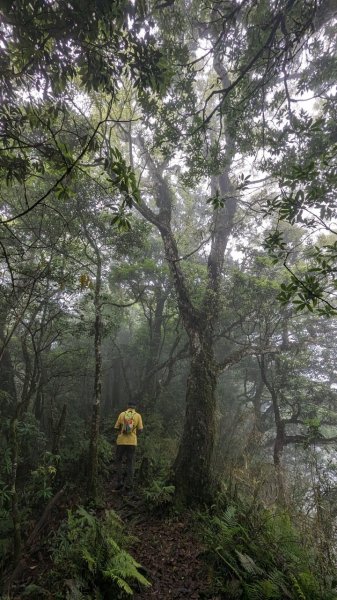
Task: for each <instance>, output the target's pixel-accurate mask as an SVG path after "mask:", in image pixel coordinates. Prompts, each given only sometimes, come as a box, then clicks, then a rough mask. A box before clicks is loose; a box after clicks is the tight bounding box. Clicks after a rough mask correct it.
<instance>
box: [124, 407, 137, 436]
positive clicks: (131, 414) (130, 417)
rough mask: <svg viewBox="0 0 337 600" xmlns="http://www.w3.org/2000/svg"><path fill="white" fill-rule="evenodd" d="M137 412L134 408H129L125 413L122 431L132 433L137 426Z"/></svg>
mask: <svg viewBox="0 0 337 600" xmlns="http://www.w3.org/2000/svg"><path fill="white" fill-rule="evenodd" d="M135 414H136V412H135V411H134V410H127V411H126V412H125V413H124V418H123V425H122V433H126V434H130V433H132V432H133V430H134V429H135V427H136V423H135Z"/></svg>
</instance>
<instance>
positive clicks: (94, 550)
mask: <svg viewBox="0 0 337 600" xmlns="http://www.w3.org/2000/svg"><path fill="white" fill-rule="evenodd" d="M55 541H56V549H55V550H54V553H53V558H54V564H55V567H56V570H54V572H53V573H52V574H51V579H52V580H53V582H54V585H55V583H56V582H57V583H58V584H59V585H61V586H62V585H63V586H64V585H67V582H68V584H69V582H71V587H72V588H74V589H75V588H76V590H77V592H78V593H79V594H83V597H85V598H91V597H92V598H105V597H116V598H119V597H120V595H121V594H122V595H123V594H124V595H127V596H131V595H132V594H133V591H132V583H133V582H137V583H138V584H139V585H143V586H149V585H150V583H149V581H147V579H146V578H145V577H144V576H143V575H142V574H141V573H140V571H139V568H140V565H139V564H138V563H137V562H136V561H135V559H134V558H133V557H132V556H131V555H130V554H129V553H128V552H127V551H126V549H125V548H123V545H124V544H125V536H124V539H123V534H122V526H121V522H120V519H119V518H118V517H117V515H116V514H115V513H114V512H113V511H106V513H105V516H104V517H103V518H101V519H98V518H97V517H96V516H95V515H94V514H92V513H90V512H88V511H87V510H85V509H84V508H83V507H79V508H78V509H77V510H76V511H75V512H71V511H69V513H68V519H67V522H66V523H64V524H63V526H62V528H61V529H60V530H59V533H58V535H57V538H56V540H55ZM65 591H66V590H65ZM68 591H69V590H68ZM77 592H76V593H77ZM70 594H71V595H70V596H68V592H67V591H66V597H69V598H73V597H75V596H74V593H73V590H70ZM79 598H80V596H79Z"/></svg>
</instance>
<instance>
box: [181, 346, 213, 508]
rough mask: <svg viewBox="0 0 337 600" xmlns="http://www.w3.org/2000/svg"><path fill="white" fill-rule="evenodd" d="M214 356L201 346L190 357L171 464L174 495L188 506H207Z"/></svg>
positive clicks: (209, 479)
mask: <svg viewBox="0 0 337 600" xmlns="http://www.w3.org/2000/svg"><path fill="white" fill-rule="evenodd" d="M215 389H216V375H215V369H214V357H213V352H212V348H211V345H210V344H203V345H202V346H201V348H200V351H199V352H198V353H197V354H194V355H193V356H192V358H191V366H190V373H189V377H188V381H187V391H186V414H185V421H184V430H183V435H182V439H181V443H180V446H179V451H178V455H177V458H176V461H175V463H174V482H175V485H176V495H177V498H178V499H181V500H182V501H183V502H184V503H187V504H188V505H189V506H191V505H194V504H200V503H203V502H206V503H208V502H209V500H210V499H211V493H212V488H213V484H214V481H213V477H212V473H211V469H210V465H211V460H212V455H213V447H214V439H215V418H214V416H215V407H216V401H215Z"/></svg>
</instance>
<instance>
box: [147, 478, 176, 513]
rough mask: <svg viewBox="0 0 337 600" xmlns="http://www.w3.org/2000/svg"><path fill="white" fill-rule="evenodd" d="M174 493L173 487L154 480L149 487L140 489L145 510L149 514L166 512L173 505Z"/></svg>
mask: <svg viewBox="0 0 337 600" xmlns="http://www.w3.org/2000/svg"><path fill="white" fill-rule="evenodd" d="M174 491H175V487H174V485H168V484H167V482H165V481H164V480H162V479H154V480H153V481H152V482H151V484H150V485H149V486H147V487H144V488H143V489H142V496H143V497H144V499H145V501H146V508H147V509H148V510H149V512H152V513H157V514H163V513H164V512H167V510H168V509H169V508H170V507H171V506H172V504H173V499H174Z"/></svg>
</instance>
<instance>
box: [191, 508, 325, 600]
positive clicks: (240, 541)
mask: <svg viewBox="0 0 337 600" xmlns="http://www.w3.org/2000/svg"><path fill="white" fill-rule="evenodd" d="M198 519H199V522H201V525H202V536H203V540H204V542H205V544H206V546H207V548H208V554H207V556H208V560H209V561H210V562H211V563H212V566H213V569H214V571H215V577H216V580H217V584H216V589H217V590H220V591H221V593H224V597H226V598H228V599H235V598H242V599H243V600H272V599H277V600H280V599H281V598H282V600H283V599H284V600H286V599H289V600H322V599H323V598H324V600H328V599H329V600H332V599H335V600H336V599H337V594H336V590H334V589H332V584H330V587H328V586H327V583H326V581H322V580H321V578H320V574H319V572H318V571H317V569H316V568H315V560H314V558H315V557H314V554H313V551H312V549H310V552H308V551H306V550H305V549H304V548H303V545H302V543H301V541H300V539H299V535H298V533H297V531H296V529H295V528H294V526H293V524H292V523H291V520H290V517H289V515H287V514H285V513H282V512H280V513H272V512H271V511H268V510H266V509H262V508H260V509H258V508H257V507H255V509H254V511H251V509H250V507H249V506H248V507H245V505H244V504H242V503H240V502H239V501H238V503H237V505H230V506H228V507H227V508H226V510H225V511H221V512H219V513H218V514H216V515H214V514H213V515H211V514H209V513H206V514H199V515H198ZM220 582H221V583H220ZM322 590H324V591H323V592H322Z"/></svg>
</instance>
